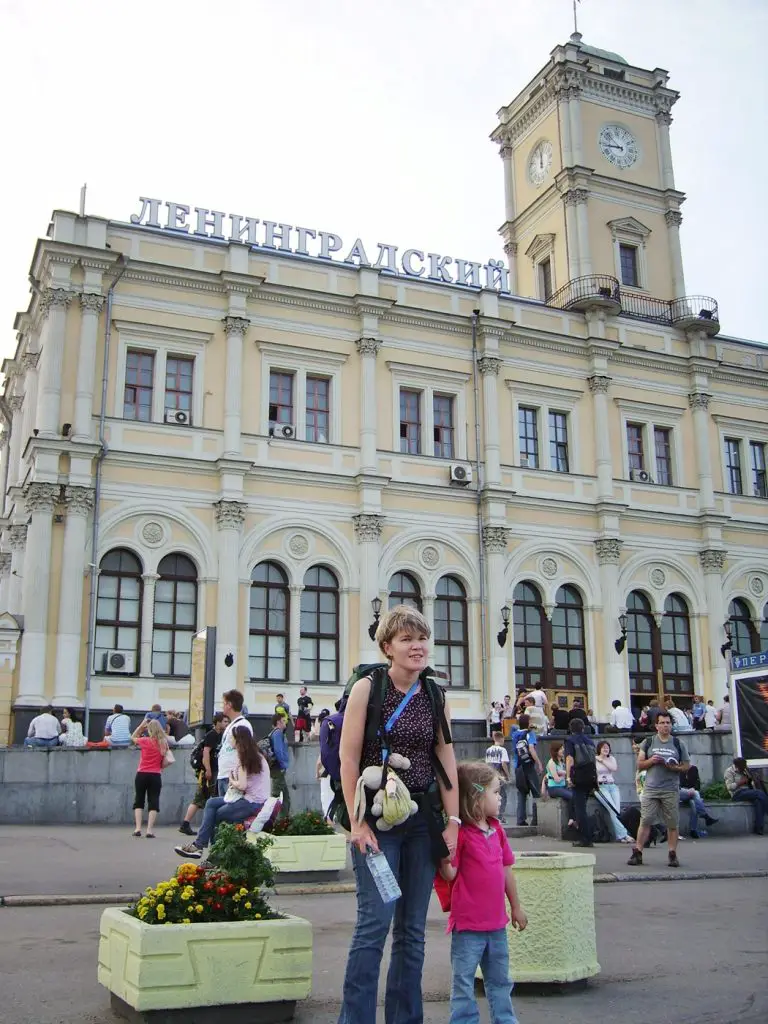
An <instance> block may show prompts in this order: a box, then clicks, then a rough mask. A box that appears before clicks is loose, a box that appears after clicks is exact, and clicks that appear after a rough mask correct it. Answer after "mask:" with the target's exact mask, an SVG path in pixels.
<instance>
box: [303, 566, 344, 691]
mask: <svg viewBox="0 0 768 1024" xmlns="http://www.w3.org/2000/svg"><path fill="white" fill-rule="evenodd" d="M301 678H302V681H303V682H305V683H336V682H338V680H339V581H338V580H337V579H336V577H335V576H334V574H333V573H332V572H331V570H330V569H326V568H325V567H324V566H322V565H315V566H313V567H312V568H311V569H308V570H307V572H306V574H305V576H304V589H303V591H302V592H301Z"/></svg>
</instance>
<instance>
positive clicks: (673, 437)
mask: <svg viewBox="0 0 768 1024" xmlns="http://www.w3.org/2000/svg"><path fill="white" fill-rule="evenodd" d="M614 403H615V405H616V407H617V409H618V410H619V417H620V422H621V458H622V473H623V478H624V480H626V481H627V482H630V479H629V468H630V467H629V447H628V442H627V438H628V434H627V427H628V426H629V425H630V424H632V425H636V426H639V427H641V428H642V432H643V453H644V469H645V471H646V472H647V473H650V475H651V483H650V484H648V485H645V486H655V487H680V488H685V487H686V484H685V483H684V481H683V472H682V468H683V467H684V466H685V461H684V458H683V449H682V443H683V442H682V430H681V426H680V421H681V420H682V418H683V416H684V414H685V412H686V410H685V409H682V408H675V407H674V406H664V405H656V404H655V403H653V402H638V401H635V400H634V399H628V398H615V399H614ZM657 428H661V429H664V430H669V432H670V435H669V441H670V443H669V454H670V460H671V463H670V472H671V480H670V483H668V484H661V483H659V482H658V480H657V479H656V475H657V474H656V443H655V437H654V430H655V429H657ZM651 459H652V462H651ZM637 482H638V481H635V480H633V481H631V483H632V485H633V486H634V485H635V484H636V483H637ZM697 486H698V482H697V483H694V484H689V485H688V489H691V488H695V487H697Z"/></svg>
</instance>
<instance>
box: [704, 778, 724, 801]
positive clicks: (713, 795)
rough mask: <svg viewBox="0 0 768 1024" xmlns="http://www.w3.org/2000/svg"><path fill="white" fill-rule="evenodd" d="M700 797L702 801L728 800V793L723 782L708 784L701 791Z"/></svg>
mask: <svg viewBox="0 0 768 1024" xmlns="http://www.w3.org/2000/svg"><path fill="white" fill-rule="evenodd" d="M701 797H702V799H703V800H728V799H730V793H729V792H728V789H727V787H726V785H725V783H724V782H710V784H709V785H708V786H705V787H704V789H703V790H702V791H701Z"/></svg>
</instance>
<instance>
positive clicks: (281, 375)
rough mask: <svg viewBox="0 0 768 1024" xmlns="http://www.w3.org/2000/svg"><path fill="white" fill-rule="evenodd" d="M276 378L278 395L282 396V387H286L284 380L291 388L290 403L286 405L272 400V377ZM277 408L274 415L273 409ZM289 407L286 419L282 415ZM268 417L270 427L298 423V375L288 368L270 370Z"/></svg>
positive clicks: (293, 425)
mask: <svg viewBox="0 0 768 1024" xmlns="http://www.w3.org/2000/svg"><path fill="white" fill-rule="evenodd" d="M273 377H274V378H276V379H275V385H276V388H277V392H278V397H281V394H282V389H283V387H284V385H283V383H282V382H283V381H287V382H288V387H289V388H290V403H289V404H288V405H286V404H285V403H284V402H280V401H278V402H273V401H272V383H273V381H272V378H273ZM273 409H274V410H275V415H274V416H273V415H272V410H273ZM283 409H288V418H287V419H285V418H284V417H283V415H282V410H283ZM267 417H268V420H269V428H270V430H271V429H272V427H284V426H292V427H295V425H296V376H295V374H293V373H291V372H290V371H288V370H276V369H274V368H272V369H270V371H269V397H268V401H267Z"/></svg>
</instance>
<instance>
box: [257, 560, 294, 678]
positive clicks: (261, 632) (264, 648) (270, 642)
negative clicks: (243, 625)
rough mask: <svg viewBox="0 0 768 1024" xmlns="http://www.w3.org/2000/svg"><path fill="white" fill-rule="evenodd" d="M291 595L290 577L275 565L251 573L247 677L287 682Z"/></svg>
mask: <svg viewBox="0 0 768 1024" xmlns="http://www.w3.org/2000/svg"><path fill="white" fill-rule="evenodd" d="M290 607H291V592H290V590H289V589H288V577H287V576H286V574H285V572H284V571H283V569H282V568H281V567H280V566H279V565H276V564H275V563H274V562H261V563H260V564H259V565H257V566H256V568H255V569H254V570H253V572H252V573H251V594H250V611H249V613H248V676H249V678H250V679H257V680H264V681H267V680H270V681H272V680H274V681H275V682H279V683H283V682H285V681H286V680H287V679H288V634H289V625H288V624H289V622H290V618H289V614H290Z"/></svg>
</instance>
